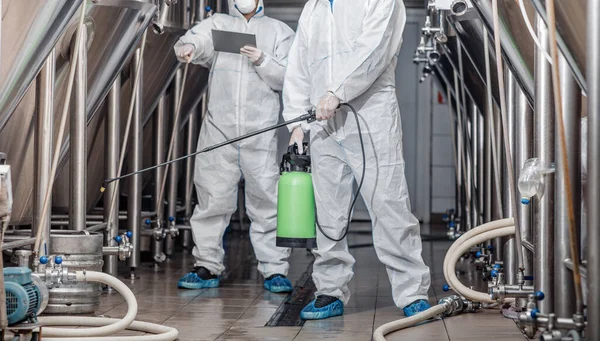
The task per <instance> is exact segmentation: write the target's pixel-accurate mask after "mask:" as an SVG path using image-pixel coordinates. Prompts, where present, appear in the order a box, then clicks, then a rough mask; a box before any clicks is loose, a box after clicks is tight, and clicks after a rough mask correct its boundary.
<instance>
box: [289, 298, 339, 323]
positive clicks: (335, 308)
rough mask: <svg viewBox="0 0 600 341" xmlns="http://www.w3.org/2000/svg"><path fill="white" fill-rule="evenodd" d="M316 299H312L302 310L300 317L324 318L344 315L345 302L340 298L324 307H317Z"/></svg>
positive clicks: (307, 318)
mask: <svg viewBox="0 0 600 341" xmlns="http://www.w3.org/2000/svg"><path fill="white" fill-rule="evenodd" d="M315 301H316V300H312V301H311V302H310V303H309V304H308V305H307V306H306V307H304V309H302V311H301V312H300V318H301V319H303V320H322V319H326V318H330V317H334V316H341V315H344V303H342V301H340V300H336V301H334V302H332V303H330V304H328V305H326V306H324V307H321V308H317V307H315Z"/></svg>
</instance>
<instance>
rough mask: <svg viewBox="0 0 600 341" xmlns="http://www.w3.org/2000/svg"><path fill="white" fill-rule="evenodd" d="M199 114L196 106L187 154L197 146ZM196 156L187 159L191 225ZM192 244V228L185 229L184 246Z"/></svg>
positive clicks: (187, 207) (187, 206)
mask: <svg viewBox="0 0 600 341" xmlns="http://www.w3.org/2000/svg"><path fill="white" fill-rule="evenodd" d="M198 115H200V108H199V107H198V108H194V110H192V113H191V114H190V118H189V119H188V123H187V125H188V131H187V141H186V142H187V143H186V150H185V152H186V154H188V155H189V154H191V153H193V152H194V150H195V148H196V140H197V137H198V136H197V135H198V129H197V128H198V127H197V126H198ZM193 186H194V158H192V157H190V158H188V159H187V160H186V161H185V221H186V223H187V224H188V225H189V219H190V218H191V217H192V213H193V210H194V207H193V205H192V195H193V193H194V190H193ZM191 246H192V233H191V231H190V230H184V231H183V247H184V248H186V249H187V248H189V247H191Z"/></svg>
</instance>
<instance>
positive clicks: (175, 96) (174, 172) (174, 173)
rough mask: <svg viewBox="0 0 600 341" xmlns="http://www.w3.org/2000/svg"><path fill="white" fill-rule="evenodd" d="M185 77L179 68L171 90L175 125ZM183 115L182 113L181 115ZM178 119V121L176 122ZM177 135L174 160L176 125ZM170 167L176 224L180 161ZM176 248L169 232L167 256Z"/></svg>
mask: <svg viewBox="0 0 600 341" xmlns="http://www.w3.org/2000/svg"><path fill="white" fill-rule="evenodd" d="M182 78H183V71H182V70H181V68H180V69H179V70H177V73H176V74H175V79H174V81H173V91H172V92H171V96H172V99H171V117H172V120H171V122H172V124H173V125H174V126H175V125H179V122H181V120H179V121H177V114H178V113H177V109H178V108H179V103H178V102H179V97H180V94H181V80H182ZM180 117H181V115H180ZM176 121H177V122H176ZM174 132H175V135H174V136H172V137H171V138H172V139H173V152H172V156H171V159H172V160H174V159H176V158H178V157H179V152H180V145H179V134H180V130H179V127H176V128H175V130H174ZM169 167H170V169H169V188H168V190H169V192H168V197H167V200H168V205H169V206H168V215H169V220H173V222H172V224H175V221H174V219H176V218H177V184H178V180H179V163H177V162H175V163H173V164H171V165H170V166H169ZM174 249H175V238H174V237H173V236H172V235H171V234H169V235H168V236H167V240H166V243H165V254H166V255H167V257H171V255H173V251H174Z"/></svg>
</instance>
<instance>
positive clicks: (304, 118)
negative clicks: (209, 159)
mask: <svg viewBox="0 0 600 341" xmlns="http://www.w3.org/2000/svg"><path fill="white" fill-rule="evenodd" d="M315 120H316V113H315V111H314V110H311V111H309V112H308V113H307V114H304V115H302V116H299V117H297V118H295V119H293V120H289V121H285V122H282V123H278V124H276V125H273V126H270V127H267V128H263V129H260V130H257V131H255V132H252V133H248V134H246V135H242V136H238V137H236V138H233V139H231V140H227V141H224V142H221V143H218V144H215V145H212V146H210V147H206V148H204V149H202V150H199V151H197V152H195V153H191V154H188V155H184V156H182V157H179V158H177V159H173V160H171V161H167V162H163V163H160V164H158V165H154V166H152V167H148V168H144V169H141V170H139V171H136V172H132V173H129V174H125V175H122V176H119V177H116V178H111V179H106V180H104V183H103V184H102V187H101V188H100V192H104V190H105V189H106V186H107V185H108V184H110V183H111V182H115V181H118V180H122V179H125V178H128V177H130V176H133V175H137V174H140V173H145V172H148V171H151V170H153V169H156V168H160V167H164V166H166V165H170V164H172V163H175V162H179V161H183V160H185V159H188V158H190V157H192V156H196V155H198V154H202V153H207V152H210V151H211V150H215V149H217V148H221V147H224V146H227V145H230V144H232V143H236V142H238V141H241V140H245V139H247V138H250V137H253V136H256V135H260V134H262V133H266V132H268V131H271V130H275V129H278V128H281V127H285V126H287V125H289V124H292V123H297V122H302V121H307V122H309V123H310V122H313V121H315Z"/></svg>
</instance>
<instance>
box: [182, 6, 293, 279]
mask: <svg viewBox="0 0 600 341" xmlns="http://www.w3.org/2000/svg"><path fill="white" fill-rule="evenodd" d="M229 9H230V11H229V12H230V14H229V15H226V14H215V15H213V16H212V17H209V18H207V19H205V20H203V21H202V22H200V23H199V24H198V25H196V26H194V27H193V28H192V29H191V30H189V31H188V32H187V33H186V34H185V35H184V36H183V37H181V38H180V40H179V42H178V44H186V43H189V44H193V45H194V46H195V51H194V53H193V56H192V62H193V63H195V64H200V65H202V66H204V67H207V68H210V78H209V93H208V113H207V116H206V118H205V120H204V122H203V124H202V129H201V131H200V137H199V140H198V150H200V149H202V148H205V147H208V146H211V145H213V144H216V143H219V142H223V141H225V140H228V139H231V138H234V137H237V136H240V135H243V134H246V133H250V132H253V131H256V130H258V129H261V128H264V127H266V126H269V125H273V124H277V122H278V120H279V114H280V98H279V94H278V91H281V90H282V87H283V77H284V74H285V66H286V63H287V56H288V51H289V49H290V46H291V44H292V41H293V37H294V31H293V30H292V29H291V28H290V27H289V26H287V25H286V24H284V23H282V22H280V21H278V20H275V19H271V18H269V17H267V16H265V10H264V5H263V1H262V0H260V1H259V4H258V9H257V13H256V14H255V15H254V17H252V18H251V19H250V20H249V21H246V19H245V18H244V16H243V15H242V14H241V12H240V11H239V10H238V9H236V8H235V6H234V3H233V0H229ZM212 29H216V30H224V31H235V32H242V33H252V34H254V35H255V36H256V42H257V45H258V46H257V48H259V49H260V50H262V51H263V53H264V54H265V59H264V61H263V62H262V64H261V65H260V66H254V65H253V64H252V63H251V62H250V60H249V59H248V58H247V57H245V56H242V55H239V54H231V53H223V52H216V51H214V49H213V42H212ZM275 134H276V132H275V131H272V132H268V133H265V134H262V135H258V136H256V137H252V138H250V139H247V140H244V141H241V142H239V143H237V144H233V145H229V146H225V147H223V148H220V149H216V150H214V151H211V152H208V153H205V154H199V155H198V156H196V163H195V165H196V166H195V176H194V182H195V185H196V191H197V194H198V205H197V206H196V208H195V210H194V214H193V216H192V218H191V222H190V223H191V226H192V232H193V236H194V242H195V244H196V246H195V247H194V249H193V255H194V256H195V258H196V264H195V266H203V267H205V268H207V269H208V270H210V271H211V272H212V273H213V274H215V275H219V274H221V273H222V272H223V270H224V265H223V257H224V250H223V245H222V241H223V234H224V232H225V229H226V228H227V226H228V225H229V222H230V219H231V215H232V214H233V213H234V212H235V210H236V207H237V190H238V183H239V181H240V179H241V178H242V177H243V178H244V179H245V186H246V187H245V189H246V206H247V210H248V216H249V217H250V220H251V221H252V224H251V225H250V238H251V241H252V245H253V247H254V252H255V254H256V258H257V259H258V270H259V271H260V272H261V274H262V275H263V276H265V278H267V277H269V276H271V275H274V274H281V275H287V272H288V269H289V264H288V262H287V258H288V257H289V255H290V250H289V249H284V248H278V247H277V246H276V245H275V239H276V228H277V182H278V180H279V166H278V160H277V157H278V156H277V138H276V135H275Z"/></svg>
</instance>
